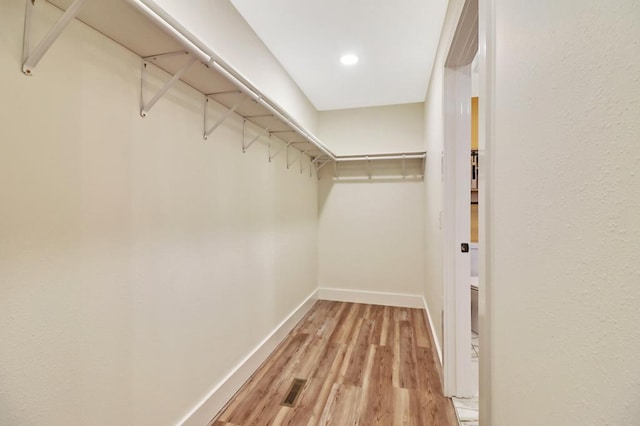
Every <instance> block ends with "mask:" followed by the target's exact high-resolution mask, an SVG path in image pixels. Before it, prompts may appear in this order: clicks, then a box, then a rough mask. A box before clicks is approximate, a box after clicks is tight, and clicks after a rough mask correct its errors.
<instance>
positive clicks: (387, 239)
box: [318, 104, 424, 294]
mask: <svg viewBox="0 0 640 426" xmlns="http://www.w3.org/2000/svg"><path fill="white" fill-rule="evenodd" d="M423 129H424V128H423V105H422V104H406V105H394V106H383V107H375V108H354V109H346V110H335V111H323V112H320V114H319V116H318V136H319V137H321V138H323V140H327V141H330V142H331V145H330V146H331V149H332V150H334V152H336V153H337V154H340V155H349V154H364V153H388V152H397V151H421V150H422V149H424V148H423V146H424V145H423V138H424V133H423ZM348 167H349V164H347V165H344V166H343V176H344V173H347V170H346V169H347V168H348ZM373 167H374V168H376V169H377V167H379V166H375V164H374V166H373ZM387 167H388V166H387ZM394 167H395V168H396V169H397V170H393V168H392V169H391V170H392V171H394V172H395V173H396V175H399V174H400V172H401V170H400V168H399V167H398V165H397V164H396V165H395V166H394ZM418 167H420V164H419V163H418ZM414 168H415V165H414ZM356 169H357V167H356ZM408 170H409V169H408ZM413 172H414V171H413V169H412V171H411V173H413ZM333 173H334V171H333V170H332V168H331V167H330V166H327V167H325V168H324V169H323V170H322V171H321V176H322V180H321V181H320V186H319V189H318V197H319V229H318V254H319V262H318V268H319V273H318V284H319V286H320V287H331V288H339V289H347V290H361V291H379V292H387V293H404V294H421V293H422V289H421V283H422V280H423V262H424V241H423V239H422V238H421V235H422V230H423V217H424V202H423V199H424V192H423V188H424V182H422V181H412V180H406V181H403V180H402V179H392V180H373V181H369V180H368V179H366V168H364V167H361V168H360V169H358V170H357V171H356V175H358V173H359V176H360V177H364V179H356V180H350V181H341V180H337V181H336V180H334V179H333ZM374 173H375V171H374ZM418 173H419V171H418Z"/></svg>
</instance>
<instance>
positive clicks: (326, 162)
mask: <svg viewBox="0 0 640 426" xmlns="http://www.w3.org/2000/svg"><path fill="white" fill-rule="evenodd" d="M330 161H331V158H328V159H326V160H324V161H323V162H322V163H318V164H316V176H317V177H318V180H320V169H322V168H323V167H324V166H326V165H327V164H329V162H330Z"/></svg>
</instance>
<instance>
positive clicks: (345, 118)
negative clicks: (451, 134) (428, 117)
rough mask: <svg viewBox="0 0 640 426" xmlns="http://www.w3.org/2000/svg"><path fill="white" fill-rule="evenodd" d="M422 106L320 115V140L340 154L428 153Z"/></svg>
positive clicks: (358, 109)
mask: <svg viewBox="0 0 640 426" xmlns="http://www.w3.org/2000/svg"><path fill="white" fill-rule="evenodd" d="M423 115H424V105H423V104H422V103H414V104H401V105H388V106H379V107H369V108H352V109H341V110H332V111H320V112H319V113H318V131H317V134H318V137H319V138H320V139H321V140H323V141H325V142H326V143H327V145H328V146H330V147H331V150H332V151H333V152H334V153H335V154H336V155H362V154H384V153H388V152H414V151H416V152H417V151H424V119H423Z"/></svg>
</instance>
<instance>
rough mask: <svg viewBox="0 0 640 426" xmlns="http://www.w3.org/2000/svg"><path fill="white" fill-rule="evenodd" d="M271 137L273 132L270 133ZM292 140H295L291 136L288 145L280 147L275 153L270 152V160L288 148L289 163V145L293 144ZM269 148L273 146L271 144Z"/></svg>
mask: <svg viewBox="0 0 640 426" xmlns="http://www.w3.org/2000/svg"><path fill="white" fill-rule="evenodd" d="M294 137H295V136H294ZM269 139H271V133H269ZM291 142H293V138H291V140H289V142H287V145H286V146H284V147H282V148H280V149H279V150H277V151H276V152H275V154H273V155H271V152H269V162H271V160H273V159H274V158H276V155H278V154H280V153H281V152H282V151H284V150H285V149H286V150H287V163H288V162H289V146H290V145H291ZM269 148H271V145H269Z"/></svg>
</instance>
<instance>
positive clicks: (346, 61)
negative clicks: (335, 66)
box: [340, 53, 358, 65]
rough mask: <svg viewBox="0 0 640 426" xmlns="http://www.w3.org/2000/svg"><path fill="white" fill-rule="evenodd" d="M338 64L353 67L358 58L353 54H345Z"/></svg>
mask: <svg viewBox="0 0 640 426" xmlns="http://www.w3.org/2000/svg"><path fill="white" fill-rule="evenodd" d="M340 62H342V64H343V65H355V64H357V63H358V57H357V56H356V55H354V54H353V53H347V54H346V55H342V57H341V58H340Z"/></svg>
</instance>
